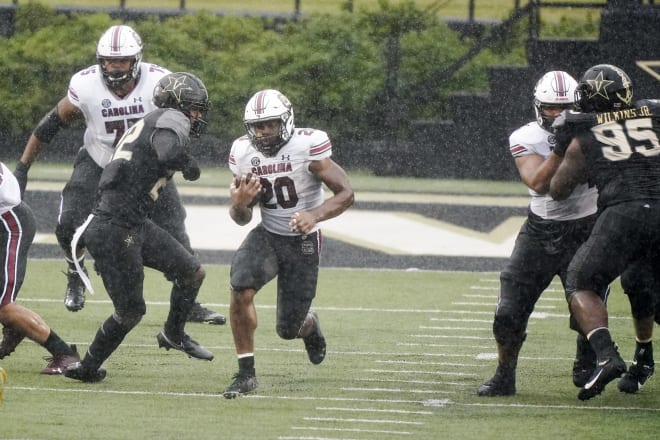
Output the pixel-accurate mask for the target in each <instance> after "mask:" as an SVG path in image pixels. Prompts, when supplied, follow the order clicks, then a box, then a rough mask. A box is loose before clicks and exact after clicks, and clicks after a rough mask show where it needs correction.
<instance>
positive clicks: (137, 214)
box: [64, 72, 213, 382]
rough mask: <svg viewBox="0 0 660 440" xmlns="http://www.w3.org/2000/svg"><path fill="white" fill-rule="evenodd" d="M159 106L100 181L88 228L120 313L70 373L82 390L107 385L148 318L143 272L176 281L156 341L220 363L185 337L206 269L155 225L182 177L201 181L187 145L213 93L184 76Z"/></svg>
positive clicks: (159, 92) (160, 94)
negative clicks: (109, 372)
mask: <svg viewBox="0 0 660 440" xmlns="http://www.w3.org/2000/svg"><path fill="white" fill-rule="evenodd" d="M153 99H154V103H155V104H156V106H157V107H159V108H158V109H157V110H154V111H153V112H151V113H149V114H148V115H147V116H145V117H144V118H143V119H141V120H140V121H138V122H136V123H135V124H134V125H133V126H132V127H131V128H130V129H129V130H128V131H127V132H126V134H125V135H124V136H123V137H122V139H121V140H120V141H119V144H118V145H117V149H116V150H115V153H114V155H113V158H112V160H111V161H110V163H109V164H108V165H107V166H106V167H105V169H104V171H103V174H102V176H101V180H100V182H99V188H98V195H97V202H96V206H95V208H94V210H93V211H92V214H91V215H90V217H89V218H88V219H87V221H86V222H85V224H84V225H83V226H82V227H81V230H84V232H83V238H84V240H85V243H86V244H87V248H88V250H89V252H90V253H91V255H92V256H93V257H94V261H95V268H96V270H97V271H98V272H99V273H100V275H101V277H102V278H103V283H104V285H105V288H106V290H107V291H108V295H109V296H110V298H111V299H112V303H113V305H114V313H113V314H112V315H111V316H109V317H108V318H107V319H106V320H105V322H104V323H103V324H102V325H101V328H100V329H99V330H98V332H97V334H96V337H95V338H94V341H93V342H92V344H91V345H90V347H89V349H88V350H87V353H86V355H85V357H84V358H83V360H82V361H81V362H80V363H78V364H75V365H74V366H72V367H71V368H69V369H67V370H66V371H65V372H64V374H65V376H66V377H69V378H72V379H77V380H81V381H83V382H98V381H100V380H103V378H104V377H105V375H106V371H105V369H104V368H102V367H101V365H102V363H103V362H104V361H105V360H106V359H107V358H108V357H109V356H110V355H111V354H112V352H114V350H115V349H116V348H117V347H118V346H119V344H121V342H122V340H123V339H124V337H125V336H126V335H127V334H128V332H129V331H130V330H131V329H133V328H134V327H135V326H136V325H137V324H138V323H139V322H140V320H141V319H142V316H143V315H144V313H145V312H146V305H145V301H144V297H143V291H142V287H143V286H142V284H143V280H144V269H143V268H144V266H147V267H151V268H153V269H156V270H158V271H160V272H162V273H164V274H165V276H166V278H167V279H168V280H170V281H172V292H171V297H170V311H169V315H168V317H167V321H166V322H165V327H164V329H163V330H162V331H161V332H160V333H159V334H158V336H157V340H158V345H159V346H160V347H165V348H166V349H168V350H169V349H171V348H173V349H176V350H180V351H183V352H185V353H186V354H188V355H189V356H190V357H194V358H198V359H205V360H209V361H210V360H212V359H213V354H212V353H211V352H209V351H208V350H206V349H205V348H204V347H202V346H201V345H199V344H198V343H197V342H196V341H194V340H193V339H191V338H190V336H188V335H187V334H186V333H185V331H184V328H185V323H186V316H187V315H188V312H189V311H190V308H191V307H192V305H193V303H194V302H195V298H196V297H197V293H198V292H199V288H200V286H201V284H202V281H203V279H204V275H205V272H204V268H203V267H202V265H201V264H200V262H199V260H198V258H197V257H196V256H195V255H194V254H193V253H191V252H190V251H188V250H187V249H186V248H185V247H184V246H183V245H182V244H181V243H179V242H178V241H177V240H176V239H175V238H174V237H173V236H172V235H171V234H169V233H168V232H166V231H165V230H164V229H162V228H161V227H159V226H158V225H156V224H155V223H154V222H153V221H152V220H150V219H149V215H150V213H151V211H152V210H153V207H154V204H155V203H156V200H157V199H158V196H159V193H160V192H161V191H162V189H163V187H164V186H165V185H166V184H167V182H168V181H169V180H170V179H171V178H172V176H173V175H174V172H175V171H182V172H183V177H184V178H185V179H187V180H197V179H198V178H199V176H200V169H199V167H198V166H197V163H196V161H195V159H194V158H193V157H192V156H191V155H190V152H189V147H188V142H189V140H190V139H189V136H190V135H193V136H194V135H199V133H200V130H201V129H202V128H203V127H204V126H205V125H206V122H205V121H204V119H203V118H204V115H205V113H206V112H207V110H208V106H209V100H208V93H207V91H206V87H205V86H204V84H203V83H202V81H200V80H199V79H198V78H197V77H196V76H194V75H192V74H190V73H185V72H179V73H171V74H168V75H166V76H164V77H163V78H161V79H160V81H159V82H158V84H157V85H156V88H155V89H154V98H153ZM79 232H80V231H79ZM75 242H76V240H75V239H74V242H73V243H72V246H75V245H76V243H75ZM83 280H84V281H88V280H86V279H85V278H84V277H83Z"/></svg>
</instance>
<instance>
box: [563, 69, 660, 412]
mask: <svg viewBox="0 0 660 440" xmlns="http://www.w3.org/2000/svg"><path fill="white" fill-rule="evenodd" d="M632 99H633V88H632V81H631V80H630V77H629V76H628V75H627V74H626V73H625V72H624V71H623V70H622V69H620V68H618V67H616V66H613V65H611V64H599V65H596V66H593V67H591V68H589V69H588V70H587V71H586V72H585V73H584V74H583V75H582V78H581V79H580V82H579V83H578V86H577V90H576V104H577V106H578V109H579V110H580V111H581V112H582V113H577V112H567V113H565V114H564V118H562V119H560V120H559V121H558V124H557V125H558V127H557V134H558V137H559V138H560V141H561V142H560V143H559V144H558V147H559V148H558V149H557V150H556V151H558V152H559V154H565V156H564V159H563V161H562V162H561V165H560V166H559V167H558V169H557V172H556V173H555V175H554V176H553V178H552V180H551V183H550V194H551V195H552V197H553V198H555V199H557V200H564V199H566V198H567V197H568V195H569V194H570V193H571V191H573V189H574V188H576V187H577V186H578V185H582V184H583V182H589V183H590V184H593V185H595V186H596V188H597V189H598V193H599V196H598V206H599V217H598V220H597V222H596V224H595V226H594V229H593V231H592V233H591V236H590V237H589V239H588V240H587V242H586V243H585V244H584V245H583V246H581V247H580V249H579V250H578V251H577V253H576V255H575V257H574V258H573V261H572V262H571V265H570V267H569V270H568V279H567V288H566V299H567V301H568V304H569V307H570V310H571V312H572V313H573V315H574V316H575V318H576V320H577V323H578V325H579V327H580V329H581V331H582V333H583V334H585V335H587V338H588V340H589V343H590V344H591V346H592V347H593V348H594V350H595V352H596V354H597V357H598V366H597V368H596V369H595V370H594V373H593V374H592V376H591V377H590V378H589V380H588V381H587V382H586V383H585V385H584V386H583V387H582V389H581V390H580V392H579V393H578V398H579V399H580V400H587V399H591V398H592V397H594V396H596V395H598V394H600V393H602V391H603V390H604V389H605V386H606V385H607V384H608V383H610V382H612V381H613V380H615V379H616V378H617V377H619V376H621V375H623V374H624V373H626V364H625V362H624V361H623V359H622V358H621V356H620V355H619V353H618V351H617V349H616V346H615V344H614V342H613V341H612V337H611V334H610V332H609V329H608V323H607V320H608V318H607V317H608V314H607V308H606V306H605V303H604V302H603V300H602V298H601V297H600V296H599V295H598V294H597V293H596V292H598V291H599V290H600V289H602V288H603V286H605V285H607V284H609V283H610V282H611V281H613V280H614V279H615V278H616V277H618V276H620V275H622V274H625V272H626V271H629V270H631V269H633V270H638V269H639V268H640V267H641V268H645V269H646V272H641V274H646V275H647V276H646V279H647V282H646V283H645V286H641V287H640V286H637V287H636V288H637V289H639V290H638V291H637V292H636V293H641V294H642V295H646V297H647V298H649V299H647V300H645V301H642V304H644V303H645V302H648V301H650V300H651V298H652V296H653V295H651V296H649V293H648V292H649V291H653V289H654V288H655V286H656V285H658V284H657V282H656V281H655V277H656V274H659V273H660V251H659V249H660V128H659V127H660V100H640V101H637V102H633V100H632ZM639 277H640V275H639V274H638V275H637V276H635V277H625V276H623V275H622V286H623V288H624V290H625V291H626V292H627V293H628V296H629V298H630V297H631V289H629V287H630V286H624V285H623V284H624V282H625V283H629V282H630V281H631V280H633V279H636V280H637V281H638V282H639V281H640V278H639ZM633 287H634V286H633ZM644 288H646V289H644ZM630 299H631V308H632V309H633V317H635V318H636V320H637V321H639V320H638V318H639V317H640V316H635V309H638V308H639V305H637V306H635V301H636V300H635V299H634V298H630ZM648 306H649V307H648V308H649V310H648V311H647V313H646V314H647V315H650V316H652V315H653V314H654V313H655V310H654V308H655V307H654V306H653V305H652V304H648ZM647 321H648V320H647ZM637 324H638V322H636V325H637ZM637 330H638V331H637V336H638V338H639V336H640V332H639V329H637ZM651 330H652V320H651ZM639 349H640V344H638V346H637V349H636V352H635V360H634V363H633V366H631V369H630V372H629V374H630V375H632V377H627V376H628V375H626V377H624V379H622V381H628V380H630V381H631V382H632V381H634V382H637V383H635V384H634V385H635V387H634V389H633V387H632V386H631V387H630V389H628V387H627V386H626V384H625V382H624V383H623V388H625V389H622V391H627V392H631V391H632V392H634V391H636V389H638V387H639V385H640V383H643V382H644V381H645V380H646V379H647V378H648V376H650V374H652V372H653V364H652V356H651V358H650V359H649V357H648V354H649V353H648V351H646V350H643V351H642V350H639ZM644 365H646V366H647V367H648V368H644ZM639 379H641V380H639ZM619 385H620V387H619V388H620V389H621V388H622V384H621V382H620V383H619Z"/></svg>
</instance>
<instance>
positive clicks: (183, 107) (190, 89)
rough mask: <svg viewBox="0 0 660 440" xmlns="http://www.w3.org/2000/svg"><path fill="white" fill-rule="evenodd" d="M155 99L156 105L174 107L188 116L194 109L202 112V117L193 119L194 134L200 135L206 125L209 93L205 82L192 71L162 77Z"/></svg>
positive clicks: (157, 86)
mask: <svg viewBox="0 0 660 440" xmlns="http://www.w3.org/2000/svg"><path fill="white" fill-rule="evenodd" d="M153 100H154V104H155V105H156V107H160V108H173V109H176V110H179V111H181V112H182V113H183V114H185V115H186V116H188V117H190V112H191V111H192V110H197V111H200V112H202V117H201V118H197V119H195V120H194V121H191V127H190V133H191V134H192V135H194V136H199V135H200V134H201V133H202V131H203V129H204V128H205V127H206V124H207V122H206V121H205V120H204V118H205V117H206V112H208V110H209V105H210V104H209V94H208V92H207V91H206V86H204V83H203V82H202V81H201V80H200V79H199V78H197V77H196V76H195V75H193V74H192V73H187V72H175V73H170V74H168V75H165V76H164V77H162V78H161V79H160V81H158V84H156V87H155V88H154V98H153Z"/></svg>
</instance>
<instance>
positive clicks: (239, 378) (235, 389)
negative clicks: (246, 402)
mask: <svg viewBox="0 0 660 440" xmlns="http://www.w3.org/2000/svg"><path fill="white" fill-rule="evenodd" d="M233 379H234V381H233V382H232V383H231V385H229V386H228V387H227V389H225V391H224V392H223V393H222V395H223V396H224V397H225V399H234V398H236V397H238V396H243V395H245V394H249V393H251V392H253V391H254V390H256V389H257V376H256V375H255V374H254V373H252V374H250V373H241V372H240V371H239V372H238V373H236V374H235V375H234V377H233Z"/></svg>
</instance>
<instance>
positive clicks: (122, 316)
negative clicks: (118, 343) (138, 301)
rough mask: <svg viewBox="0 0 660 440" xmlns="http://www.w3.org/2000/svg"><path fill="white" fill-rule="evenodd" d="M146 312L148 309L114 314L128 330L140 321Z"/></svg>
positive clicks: (118, 321)
mask: <svg viewBox="0 0 660 440" xmlns="http://www.w3.org/2000/svg"><path fill="white" fill-rule="evenodd" d="M145 312H146V310H144V311H142V310H131V311H130V312H115V313H113V315H112V316H113V318H114V319H115V321H117V323H118V324H119V325H121V326H122V327H123V328H124V329H126V331H127V332H128V331H130V330H132V329H133V328H134V327H135V326H136V325H138V324H139V323H140V321H141V320H142V316H144V314H145Z"/></svg>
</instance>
